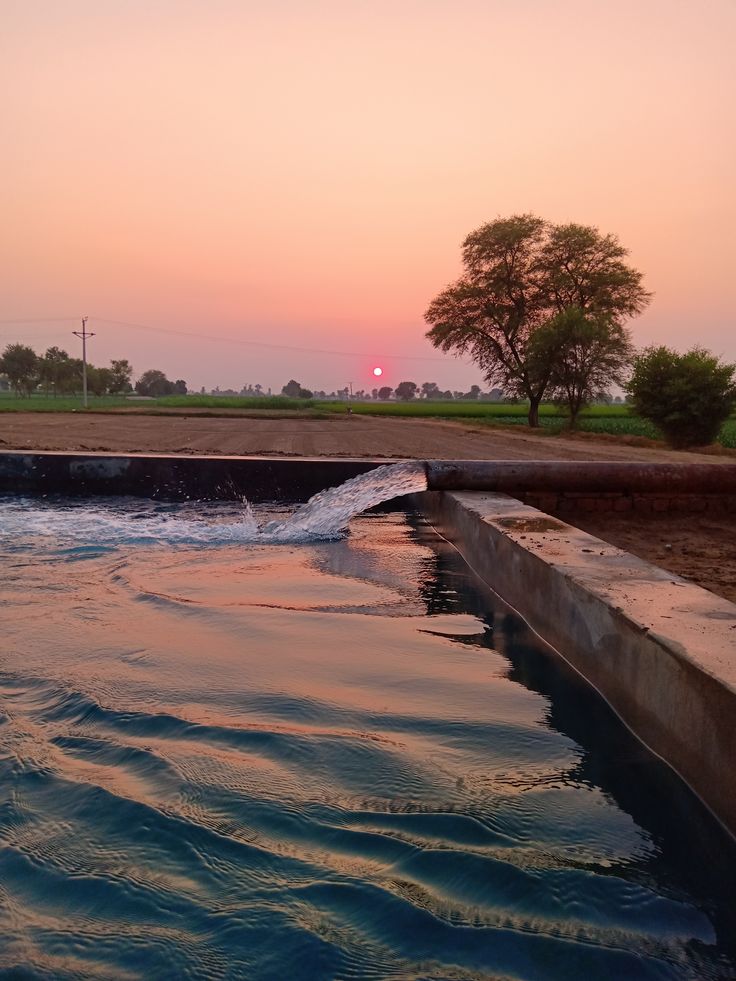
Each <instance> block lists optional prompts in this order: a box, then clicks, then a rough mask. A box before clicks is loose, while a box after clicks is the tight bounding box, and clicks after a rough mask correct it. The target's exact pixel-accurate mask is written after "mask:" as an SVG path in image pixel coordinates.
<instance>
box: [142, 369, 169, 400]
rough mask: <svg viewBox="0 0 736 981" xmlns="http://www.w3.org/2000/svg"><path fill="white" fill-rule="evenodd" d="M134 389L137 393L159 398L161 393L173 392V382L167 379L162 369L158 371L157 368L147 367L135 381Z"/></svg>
mask: <svg viewBox="0 0 736 981" xmlns="http://www.w3.org/2000/svg"><path fill="white" fill-rule="evenodd" d="M135 390H136V392H138V394H139V395H147V396H149V397H151V398H160V397H161V396H162V395H173V394H174V383H173V382H172V381H169V379H168V378H167V377H166V375H165V374H164V373H163V371H159V370H158V368H149V369H148V371H144V372H143V374H142V375H141V377H140V378H139V379H138V381H137V382H136V383H135Z"/></svg>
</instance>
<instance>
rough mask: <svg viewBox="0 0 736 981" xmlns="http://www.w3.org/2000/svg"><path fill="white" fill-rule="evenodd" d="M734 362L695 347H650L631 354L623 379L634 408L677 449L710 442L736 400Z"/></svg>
mask: <svg viewBox="0 0 736 981" xmlns="http://www.w3.org/2000/svg"><path fill="white" fill-rule="evenodd" d="M734 372H736V365H733V364H722V363H721V362H720V360H719V359H718V358H717V357H716V356H715V355H713V354H711V353H710V352H709V351H706V350H704V349H703V348H701V347H694V348H692V350H690V351H688V352H687V353H686V354H679V353H678V352H677V351H673V350H672V349H671V348H668V347H648V348H645V350H644V351H642V352H641V354H639V355H638V356H637V357H636V358H635V359H634V370H633V373H632V376H631V379H630V380H629V382H628V384H627V385H626V390H627V391H628V392H629V394H630V396H631V401H632V404H633V406H634V409H635V411H636V412H638V413H639V415H641V416H643V417H644V418H645V419H648V420H649V421H650V422H653V423H654V424H655V426H658V427H659V428H660V429H661V430H662V432H663V433H664V436H665V439H666V440H667V442H668V443H669V444H670V445H671V446H674V447H676V448H678V449H684V448H685V447H688V446H705V445H707V444H709V443H712V442H713V441H714V440H715V439H716V437H717V436H718V433H719V432H720V429H721V426H722V425H723V423H724V422H725V421H726V419H728V417H729V415H730V414H731V412H732V411H733V409H734V406H736V383H735V382H734Z"/></svg>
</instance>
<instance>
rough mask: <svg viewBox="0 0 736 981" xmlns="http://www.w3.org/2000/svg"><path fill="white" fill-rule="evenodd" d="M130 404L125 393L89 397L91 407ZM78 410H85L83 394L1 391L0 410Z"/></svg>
mask: <svg viewBox="0 0 736 981" xmlns="http://www.w3.org/2000/svg"><path fill="white" fill-rule="evenodd" d="M129 404H131V403H129V402H128V401H127V399H126V398H125V396H124V395H102V396H100V397H99V398H98V397H97V396H94V395H90V397H89V407H90V409H110V408H115V407H116V406H121V405H129ZM133 404H135V403H133ZM148 404H151V403H148ZM76 410H79V411H80V412H81V411H83V410H82V396H81V395H60V396H59V398H56V399H55V398H53V396H49V395H31V397H30V398H27V399H25V398H18V396H17V395H9V394H8V393H7V392H0V412H75V411H76Z"/></svg>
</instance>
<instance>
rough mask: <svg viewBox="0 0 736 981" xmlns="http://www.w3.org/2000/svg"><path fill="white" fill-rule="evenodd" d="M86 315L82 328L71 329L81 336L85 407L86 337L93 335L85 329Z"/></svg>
mask: <svg viewBox="0 0 736 981" xmlns="http://www.w3.org/2000/svg"><path fill="white" fill-rule="evenodd" d="M87 319H88V318H87V317H82V329H81V330H73V331H72V334H75V335H76V336H77V337H81V338H82V392H83V404H84V407H85V409H86V408H87V338H88V337H94V336H95V335H94V334H93V333H92V332H91V331H88V330H87Z"/></svg>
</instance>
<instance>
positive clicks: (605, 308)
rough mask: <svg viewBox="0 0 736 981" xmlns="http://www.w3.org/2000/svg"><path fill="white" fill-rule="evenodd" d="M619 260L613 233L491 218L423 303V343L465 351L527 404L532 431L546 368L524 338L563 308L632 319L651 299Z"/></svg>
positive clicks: (526, 218)
mask: <svg viewBox="0 0 736 981" xmlns="http://www.w3.org/2000/svg"><path fill="white" fill-rule="evenodd" d="M626 256H627V251H626V249H624V248H623V246H622V245H620V244H619V242H618V240H617V239H616V238H615V236H613V235H602V234H601V233H600V232H599V231H598V229H596V228H591V227H587V226H584V225H575V224H568V225H551V224H550V223H549V222H546V221H544V220H543V219H542V218H538V217H537V216H536V215H513V216H512V217H510V218H498V219H496V220H495V221H492V222H489V223H488V224H486V225H482V226H481V227H480V228H478V229H476V231H474V232H471V234H470V235H468V237H467V238H466V239H465V241H464V242H463V247H462V258H463V266H464V272H463V275H462V276H461V277H460V279H458V280H457V282H455V283H453V284H452V285H451V286H448V287H447V288H446V289H445V290H443V291H442V293H440V294H439V295H438V296H437V297H436V298H435V299H434V300H433V301H432V303H431V304H430V306H429V308H428V310H427V312H426V313H425V319H426V321H427V323H428V324H429V325H430V330H429V331H428V332H427V337H428V338H429V339H430V340H431V341H432V343H433V344H434V345H435V347H438V348H441V349H442V350H443V351H452V352H453V353H455V354H457V355H470V357H471V358H472V359H473V360H474V361H475V362H476V364H477V365H478V366H479V367H480V368H481V370H482V371H483V373H484V376H485V378H486V380H487V381H488V382H489V383H493V382H496V383H499V384H501V385H502V386H503V388H504V390H505V391H506V392H507V393H508V394H509V395H512V396H514V395H515V396H517V397H521V398H526V399H528V400H529V425H530V426H537V425H539V404H540V402H541V401H542V398H543V397H544V394H545V392H546V390H547V388H548V385H549V383H550V376H551V371H552V365H551V364H549V363H541V362H540V361H539V359H537V358H531V357H530V349H529V347H530V339H531V337H532V336H533V335H534V333H535V332H536V331H537V330H538V329H539V328H540V327H542V325H544V324H546V323H548V322H549V321H550V320H552V318H553V317H555V316H557V315H558V314H560V313H562V312H563V311H565V310H567V309H569V308H570V307H577V308H579V309H580V310H582V311H583V312H584V313H586V314H592V315H596V316H603V315H605V316H606V317H608V318H609V320H610V322H612V323H622V322H623V321H624V320H625V319H626V318H627V317H631V316H634V315H636V314H637V313H640V312H641V311H642V310H643V309H644V308H645V306H646V305H647V303H648V302H649V299H650V294H649V293H647V292H646V290H645V289H644V288H643V287H642V285H641V279H642V277H641V273H639V272H637V270H636V269H632V268H631V267H630V266H629V265H627V263H626V262H625V261H624V260H625V258H626Z"/></svg>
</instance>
